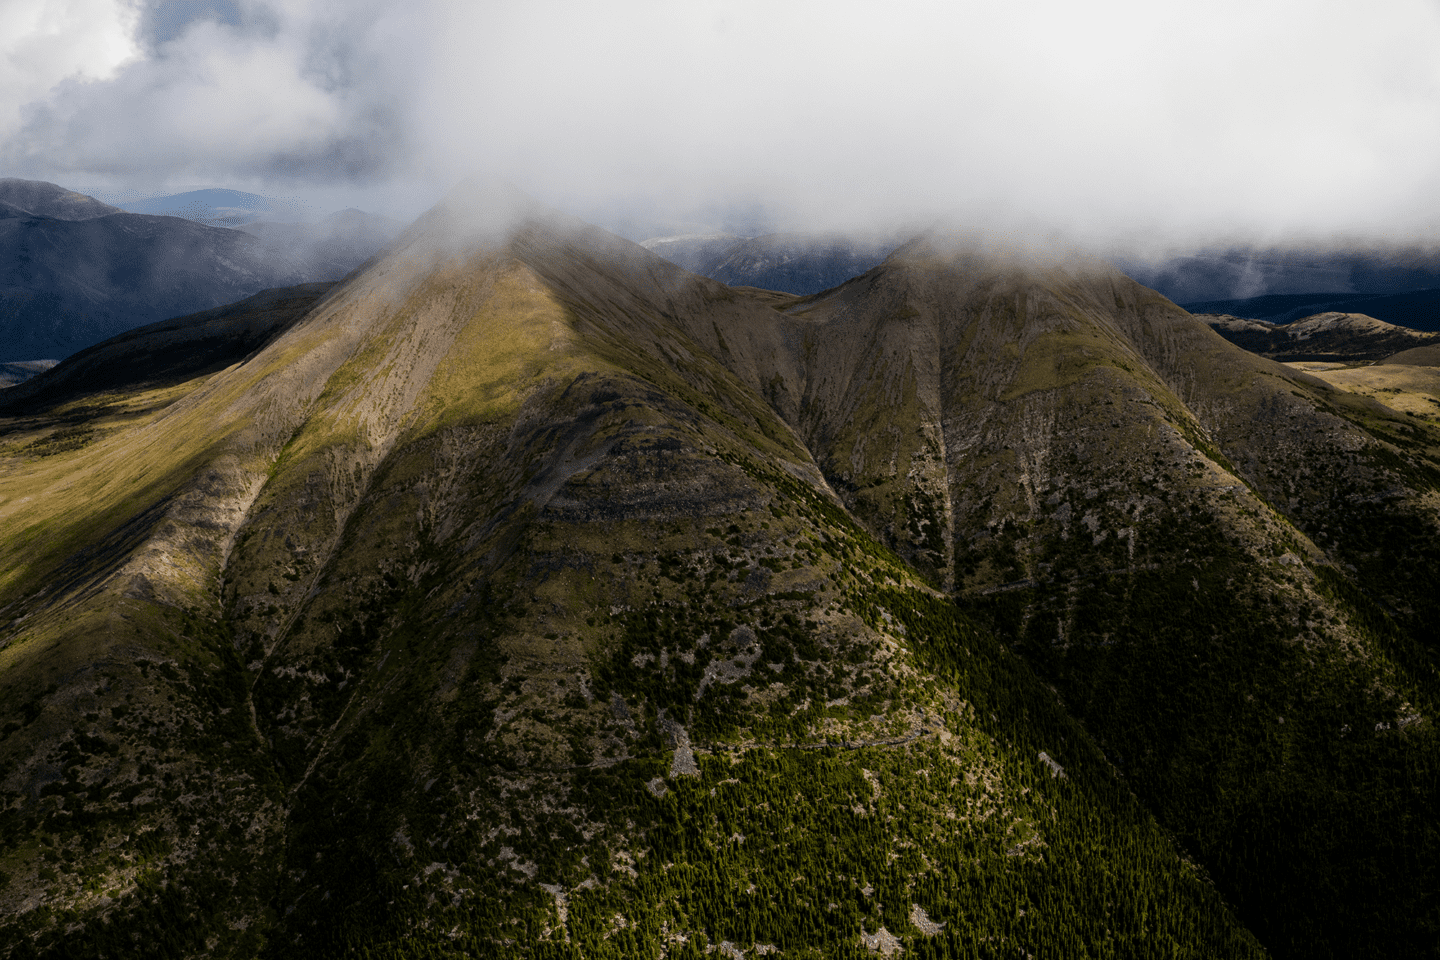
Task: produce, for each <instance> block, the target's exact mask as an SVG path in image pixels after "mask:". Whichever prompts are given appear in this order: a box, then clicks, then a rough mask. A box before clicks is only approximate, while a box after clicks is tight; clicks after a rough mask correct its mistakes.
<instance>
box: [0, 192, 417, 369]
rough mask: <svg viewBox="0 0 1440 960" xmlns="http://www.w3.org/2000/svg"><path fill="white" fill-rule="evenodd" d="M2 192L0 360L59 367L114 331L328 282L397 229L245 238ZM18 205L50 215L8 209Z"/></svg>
mask: <svg viewBox="0 0 1440 960" xmlns="http://www.w3.org/2000/svg"><path fill="white" fill-rule="evenodd" d="M5 184H6V187H5V189H4V190H0V251H3V254H0V331H3V333H0V361H22V360H35V359H40V358H53V359H60V358H63V357H67V356H69V355H70V354H72V353H74V352H76V351H77V350H81V349H83V348H85V347H88V346H91V345H93V344H96V343H99V342H100V341H102V340H105V339H107V338H109V337H112V336H115V335H116V334H118V333H121V332H123V331H126V330H130V329H133V328H135V327H138V326H143V325H145V324H147V323H152V322H155V321H158V320H162V319H164V318H167V317H175V316H180V315H184V314H190V313H194V312H196V311H198V310H207V309H211V308H214V307H218V306H221V305H223V304H227V303H232V302H234V301H236V300H239V299H241V298H242V297H247V296H250V295H252V294H255V293H258V292H259V291H261V290H264V289H267V288H272V287H284V286H291V285H294V284H298V283H306V282H317V281H335V280H339V279H341V278H342V277H344V276H345V274H347V273H348V272H349V271H351V270H353V269H355V267H357V266H358V265H359V264H361V263H363V262H364V261H365V260H367V259H368V258H369V257H371V256H373V255H374V254H375V253H376V252H378V251H379V250H380V249H381V248H382V247H383V246H384V245H385V243H387V242H388V241H389V239H393V237H394V235H395V233H397V232H398V230H395V229H393V227H394V225H393V224H390V223H388V222H386V221H383V220H381V219H376V218H370V217H369V216H368V215H364V214H361V215H360V216H359V218H357V217H355V216H352V215H348V214H347V215H337V216H336V217H335V218H332V220H330V221H327V223H326V224H322V225H319V226H316V227H315V228H314V230H311V231H306V230H302V229H299V228H295V229H286V228H285V227H284V226H280V225H277V226H276V229H274V230H270V231H268V232H267V231H266V230H264V229H259V230H257V233H259V234H263V235H262V236H256V235H251V234H247V233H245V232H242V231H239V230H229V229H224V228H220V227H212V226H206V225H204V224H200V223H192V222H191V221H188V220H183V219H179V218H176V217H159V216H146V215H141V214H133V213H124V212H120V211H117V210H113V209H112V208H107V207H105V205H104V204H100V203H99V202H98V201H93V200H90V198H87V197H83V196H81V195H79V194H71V193H68V192H67V191H63V190H61V188H58V187H55V186H54V185H53V184H44V183H38V182H32V181H14V180H12V181H5ZM7 197H13V198H15V199H14V200H7V199H6V198H7ZM26 198H31V199H36V198H38V200H43V201H44V203H43V204H41V206H43V207H44V208H45V209H47V210H55V211H57V212H56V213H40V212H36V211H33V210H30V209H27V208H24V207H22V206H20V205H18V201H19V200H22V199H26ZM76 198H79V199H76ZM84 201H89V203H85V202H84ZM67 205H68V206H67ZM62 208H63V209H62ZM66 210H69V211H70V212H69V213H65V211H66ZM101 210H103V211H105V212H100V211H101ZM62 213H64V216H61V214H62ZM355 213H358V211H356V212H355ZM82 215H83V219H82V218H81V217H82Z"/></svg>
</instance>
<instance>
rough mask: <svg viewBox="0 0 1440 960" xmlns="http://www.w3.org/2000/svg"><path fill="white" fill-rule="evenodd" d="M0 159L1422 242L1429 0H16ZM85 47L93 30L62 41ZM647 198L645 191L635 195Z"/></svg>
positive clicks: (345, 185) (727, 223) (15, 167)
mask: <svg viewBox="0 0 1440 960" xmlns="http://www.w3.org/2000/svg"><path fill="white" fill-rule="evenodd" d="M0 20H4V21H5V23H4V25H5V26H6V27H9V28H11V29H8V30H0V72H3V76H4V77H5V78H6V79H7V81H9V82H6V83H0V91H3V92H0V164H3V170H4V172H5V173H6V175H9V176H28V177H32V178H35V179H46V180H51V181H54V182H57V183H62V184H66V185H79V184H93V183H105V184H110V185H112V186H114V187H117V188H122V187H132V186H133V187H145V188H155V187H156V185H160V184H164V183H185V184H193V183H197V182H201V181H205V182H212V183H215V184H217V185H220V184H223V185H226V186H232V187H235V188H238V189H247V190H253V191H255V192H257V193H265V192H274V191H284V192H287V193H296V192H301V191H305V192H308V193H311V194H315V193H319V194H323V195H325V196H329V197H334V198H335V204H334V205H337V206H343V205H356V206H362V207H366V208H368V209H378V210H381V211H383V212H390V213H395V214H401V213H408V214H409V215H414V214H416V213H418V212H420V210H422V209H424V208H425V207H427V206H428V205H429V204H430V203H432V202H434V201H435V200H437V199H438V198H439V197H440V196H442V195H443V194H444V193H445V192H446V190H447V189H448V188H449V187H450V186H451V185H452V184H454V183H455V182H456V181H458V180H460V179H461V178H463V177H465V176H467V175H469V174H471V173H473V172H474V171H477V170H478V171H482V172H484V173H487V174H492V175H497V176H502V177H506V178H509V179H512V180H514V181H515V182H516V183H517V184H518V185H519V186H520V187H522V188H523V189H525V190H527V191H528V192H530V193H532V194H534V195H535V196H537V197H539V198H541V199H542V200H544V201H546V202H549V203H553V204H556V205H559V206H561V207H563V208H565V209H568V210H571V211H573V212H575V213H577V214H579V215H581V216H589V217H592V218H595V219H599V220H602V221H604V222H611V223H613V222H617V221H619V220H625V219H627V218H628V219H629V220H630V221H632V222H637V221H639V220H644V221H645V222H648V223H654V224H655V225H656V227H657V228H659V227H663V226H664V225H665V224H698V225H701V226H705V225H707V224H708V225H710V226H712V227H716V228H722V227H723V228H726V229H730V228H731V226H732V225H733V223H734V220H735V217H736V211H753V212H755V214H756V219H758V220H761V221H763V222H760V223H758V224H757V226H759V227H761V228H762V229H786V228H804V229H843V230H857V229H862V228H872V229H880V230H893V229H895V228H897V227H900V226H904V225H912V224H913V225H916V226H923V225H926V224H931V223H934V222H937V221H942V222H948V223H954V224H963V225H966V226H967V227H974V226H982V227H985V228H988V229H992V230H995V231H998V232H1011V233H1016V232H1018V233H1027V234H1028V233H1039V234H1045V235H1055V234H1060V235H1064V236H1067V237H1069V238H1072V239H1073V240H1074V241H1076V242H1080V243H1084V244H1087V245H1091V246H1096V245H1100V246H1107V247H1108V246H1121V247H1127V248H1130V249H1136V248H1143V249H1148V250H1152V251H1154V250H1158V249H1162V248H1163V249H1170V248H1172V247H1182V246H1191V245H1195V244H1198V243H1205V242H1211V243H1214V242H1222V241H1231V240H1243V241H1250V242H1257V243H1267V242H1276V241H1280V240H1287V239H1294V240H1302V241H1306V242H1314V241H1316V240H1323V239H1326V238H1331V237H1334V236H1336V235H1344V236H1346V237H1349V238H1354V239H1358V240H1389V241H1401V240H1413V241H1425V242H1428V241H1433V240H1434V239H1435V227H1434V226H1433V224H1434V223H1436V222H1437V213H1440V209H1437V207H1440V191H1437V190H1436V189H1435V188H1436V187H1437V185H1440V184H1437V171H1440V124H1437V123H1435V119H1436V116H1437V113H1440V60H1437V58H1435V57H1434V55H1433V54H1434V51H1435V50H1436V49H1440V6H1437V5H1436V4H1434V3H1431V2H1428V0H1391V2H1389V3H1387V4H1385V5H1383V6H1382V7H1373V8H1362V7H1360V6H1358V5H1356V4H1353V3H1339V2H1314V0H1310V2H1303V3H1302V2H1292V0H1249V2H1233V0H1217V2H1212V3H1207V4H1203V5H1200V4H1190V5H1183V6H1182V5H1160V4H1154V3H1139V2H1128V0H1100V2H1095V3H1090V4H1075V3H1071V2H1060V0H1032V2H1021V3H1017V2H1007V3H1000V2H990V0H969V2H945V3H940V2H930V0H898V2H895V3H889V4H885V5H883V6H882V5H876V4H868V3H858V2H818V0H787V2H783V3H774V2H766V3H761V2H757V0H696V2H688V3H684V4H677V3H671V2H659V0H621V2H617V3H606V4H595V3H584V2H576V0H555V2H548V3H539V4H534V3H529V4H522V3H519V2H499V3H495V2H492V3H460V2H448V0H411V2H406V3H404V4H401V3H399V2H396V0H349V2H345V0H298V2H287V3H285V4H283V5H282V4H278V3H269V2H264V0H223V2H222V0H204V2H201V0H196V2H187V3H177V2H173V0H168V2H157V0H143V2H141V3H139V4H138V5H137V4H135V3H133V2H132V0H11V2H10V3H9V4H7V7H6V10H5V12H3V13H0ZM57 38H61V39H63V40H64V43H63V46H64V48H65V49H77V50H79V49H85V50H92V51H99V52H101V53H103V56H102V55H99V54H95V55H92V56H89V57H85V58H79V57H76V58H70V59H64V58H61V59H60V60H59V61H56V60H53V59H47V58H46V56H44V53H45V51H46V50H50V49H52V48H55V47H56V45H57V43H59V40H57ZM637 210H638V211H644V213H643V216H640V215H637V214H636V213H635V211H637Z"/></svg>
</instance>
